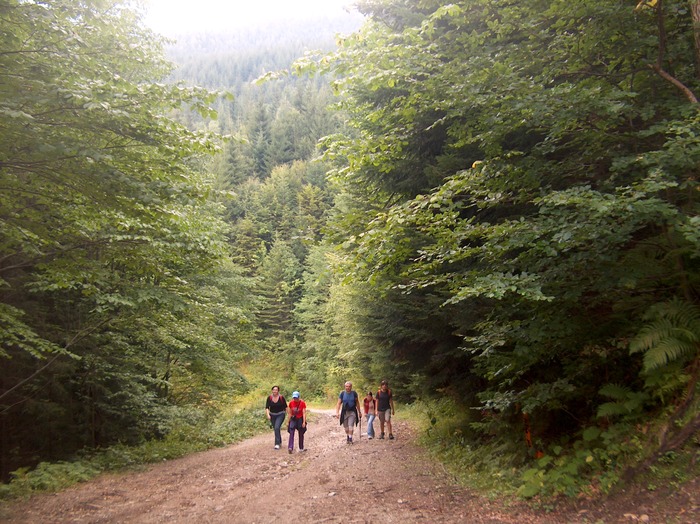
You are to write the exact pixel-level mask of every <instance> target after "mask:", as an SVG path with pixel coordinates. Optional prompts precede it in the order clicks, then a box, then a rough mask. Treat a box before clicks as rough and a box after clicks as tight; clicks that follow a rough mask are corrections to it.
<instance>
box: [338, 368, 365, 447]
mask: <svg viewBox="0 0 700 524" xmlns="http://www.w3.org/2000/svg"><path fill="white" fill-rule="evenodd" d="M341 408H342V410H341ZM361 415H362V409H361V408H360V400H359V398H358V396H357V391H353V389H352V382H349V381H348V382H346V383H345V390H344V391H341V392H340V395H338V403H337V404H336V406H335V416H336V417H338V418H339V419H340V423H341V424H342V425H343V427H345V435H346V441H345V442H346V444H352V435H353V433H354V432H355V426H357V424H358V422H359V421H360V416H361Z"/></svg>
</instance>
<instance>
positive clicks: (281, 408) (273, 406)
mask: <svg viewBox="0 0 700 524" xmlns="http://www.w3.org/2000/svg"><path fill="white" fill-rule="evenodd" d="M286 412H287V401H286V400H285V399H284V397H283V396H282V395H280V387H279V386H272V394H271V395H268V397H267V402H266V403H265V413H266V414H267V420H269V421H270V425H271V426H272V427H273V428H274V430H275V449H280V446H281V445H282V432H281V429H282V422H284V415H285V413H286Z"/></svg>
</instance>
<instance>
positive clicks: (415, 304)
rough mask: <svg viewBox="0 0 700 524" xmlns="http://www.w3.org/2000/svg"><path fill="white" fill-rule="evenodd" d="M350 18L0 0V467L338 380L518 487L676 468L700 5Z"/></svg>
mask: <svg viewBox="0 0 700 524" xmlns="http://www.w3.org/2000/svg"><path fill="white" fill-rule="evenodd" d="M357 8H358V10H359V12H360V13H361V14H362V17H359V16H358V17H355V18H348V19H343V20H337V21H330V20H323V21H319V22H318V26H306V27H300V28H286V29H285V30H284V31H282V30H281V29H280V30H279V31H271V32H270V33H259V32H256V31H253V30H251V31H250V32H247V33H245V34H237V35H217V34H209V35H189V36H184V35H183V37H181V38H178V39H177V42H171V41H169V40H167V39H165V38H163V37H161V36H159V35H157V34H155V33H153V32H152V31H150V30H149V29H147V28H146V27H145V26H144V25H143V23H142V21H141V14H140V12H139V11H138V10H137V9H136V8H135V7H133V5H132V4H131V3H130V2H128V1H126V0H53V1H50V2H49V1H41V0H32V1H26V0H0V24H1V26H2V32H1V33H0V92H1V93H2V95H1V96H0V130H1V132H0V223H1V227H0V359H1V360H2V367H1V368H0V369H1V371H0V414H1V415H2V416H0V474H1V478H2V480H3V481H4V482H8V481H10V480H12V479H17V478H18V477H19V476H21V475H23V474H25V473H26V472H27V471H29V470H31V469H32V468H34V467H36V466H37V465H38V464H46V463H59V462H66V461H71V460H74V459H75V458H76V457H80V456H84V455H85V454H89V453H93V452H95V451H96V450H105V449H112V450H114V449H122V448H120V447H129V446H132V447H133V446H139V445H143V444H144V443H148V442H156V441H170V442H174V441H176V440H178V439H179V440H181V441H187V440H201V441H206V442H207V443H208V445H216V444H217V443H221V442H225V441H226V438H227V437H226V436H225V435H224V436H221V435H213V434H212V432H211V428H212V426H213V425H215V424H220V423H221V421H222V420H223V419H225V418H226V417H227V416H228V414H229V413H230V411H229V410H230V409H231V406H237V407H240V408H241V409H247V410H248V411H249V412H250V413H253V415H251V416H254V413H255V409H257V410H258V411H259V410H260V408H261V405H259V404H260V398H264V395H265V394H266V392H267V391H268V390H269V388H270V387H271V385H272V384H273V383H274V384H279V385H280V387H281V389H282V391H283V392H284V393H286V394H289V393H291V391H292V390H293V389H298V390H302V391H303V392H304V396H305V397H306V398H307V399H309V400H318V401H323V400H327V399H332V398H333V397H334V396H336V395H337V392H338V391H339V388H340V386H341V385H342V383H343V382H344V381H345V380H346V379H352V380H353V381H354V382H355V383H356V384H357V385H358V386H359V388H360V389H367V388H374V387H376V385H377V384H378V383H379V381H380V380H382V379H385V378H386V379H388V380H389V382H390V384H391V387H392V390H393V391H394V393H395V396H396V400H397V402H400V403H402V405H406V406H412V409H413V410H414V411H415V412H416V413H422V414H423V415H424V424H425V425H426V435H427V436H428V437H429V440H430V443H429V445H430V446H431V447H433V448H434V449H435V450H436V452H438V453H439V454H440V456H441V457H443V459H445V460H446V461H448V462H450V463H451V464H452V465H453V467H455V468H457V469H460V468H462V469H465V470H467V469H470V470H475V471H479V472H480V473H481V474H484V473H485V474H487V475H491V476H493V477H494V478H502V477H503V476H504V475H505V476H507V478H508V482H510V483H512V485H513V487H514V489H515V490H517V492H518V494H520V495H521V496H523V497H539V496H556V495H568V496H575V495H577V494H579V493H581V492H586V491H588V492H590V491H592V490H594V491H596V492H604V493H607V492H609V491H610V490H611V489H613V488H614V487H615V486H617V485H618V484H619V483H621V482H624V481H625V480H626V479H628V478H629V477H630V475H632V474H633V473H635V472H638V471H640V470H642V469H644V468H649V467H650V466H652V465H654V464H657V463H658V462H659V461H661V460H666V461H669V460H675V459H678V460H679V461H680V462H679V463H677V464H674V467H676V468H677V469H678V470H679V471H680V470H684V468H687V467H689V466H688V463H692V464H695V463H696V461H697V459H698V457H700V395H699V394H698V391H697V384H698V379H700V213H699V212H700V205H699V203H698V200H699V197H700V192H699V189H700V187H699V181H698V173H699V172H700V134H699V133H698V129H700V106H699V105H698V98H697V97H698V96H700V31H699V30H698V27H700V0H649V1H645V0H641V1H638V0H613V1H610V0H594V1H589V2H566V1H561V0H548V1H542V0H534V1H532V2H529V3H522V2H512V1H510V0H464V1H459V0H458V1H453V2H446V1H442V0H419V1H415V0H359V1H358V2H357ZM285 31H286V32H285ZM269 34H274V35H275V36H274V38H273V37H270V36H269ZM251 399H254V400H251ZM207 428H208V429H207Z"/></svg>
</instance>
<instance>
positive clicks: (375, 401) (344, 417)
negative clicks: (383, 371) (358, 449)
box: [335, 380, 394, 444]
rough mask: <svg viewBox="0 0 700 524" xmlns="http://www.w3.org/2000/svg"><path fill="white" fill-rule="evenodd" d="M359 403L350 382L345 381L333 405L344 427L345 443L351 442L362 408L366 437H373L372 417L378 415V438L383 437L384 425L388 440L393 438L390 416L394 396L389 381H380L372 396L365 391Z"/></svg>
mask: <svg viewBox="0 0 700 524" xmlns="http://www.w3.org/2000/svg"><path fill="white" fill-rule="evenodd" d="M362 404H363V405H362V406H361V405H360V401H359V396H358V394H357V392H356V391H354V390H353V389H352V382H349V381H348V382H346V383H345V390H344V391H341V392H340V395H339V396H338V403H337V404H336V406H335V416H336V417H338V418H339V419H340V423H341V424H342V425H343V427H344V428H345V435H346V443H348V444H352V437H353V434H354V432H355V426H357V425H358V423H359V421H360V417H361V416H362V413H363V410H362V408H364V415H365V417H367V438H368V439H369V440H372V439H373V438H374V419H375V417H379V424H380V429H381V432H380V433H379V438H380V439H383V438H384V426H385V425H386V428H387V430H388V431H389V440H394V432H393V431H392V428H391V416H392V415H393V414H394V397H393V395H392V393H391V390H390V389H389V383H388V382H387V381H386V380H382V383H381V385H380V387H379V389H378V390H377V396H376V397H374V396H373V394H372V392H371V391H369V392H367V396H366V397H365V398H364V400H363V402H362Z"/></svg>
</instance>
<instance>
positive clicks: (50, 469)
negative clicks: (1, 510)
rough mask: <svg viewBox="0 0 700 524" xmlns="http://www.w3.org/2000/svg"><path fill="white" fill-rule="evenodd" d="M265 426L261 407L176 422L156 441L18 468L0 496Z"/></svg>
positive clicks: (65, 482) (57, 486)
mask: <svg viewBox="0 0 700 524" xmlns="http://www.w3.org/2000/svg"><path fill="white" fill-rule="evenodd" d="M194 418H195V417H192V418H190V419H189V420H193V419H194ZM266 430H269V426H268V425H267V421H266V420H265V417H264V412H263V409H262V407H255V408H244V409H239V410H234V409H230V410H227V411H225V412H221V413H219V414H218V415H216V416H213V417H211V418H208V419H203V420H198V421H197V422H196V423H188V422H187V421H186V420H181V422H179V423H178V424H177V425H176V426H175V427H174V428H173V429H172V430H171V431H170V433H169V434H168V435H167V436H166V437H165V438H164V439H162V440H152V441H148V442H144V443H143V444H141V445H139V446H125V445H115V446H111V447H109V448H106V449H101V450H93V451H89V452H85V453H84V454H83V456H80V457H76V458H75V460H72V461H62V462H55V463H48V462H41V463H39V464H38V465H37V466H36V467H34V468H31V469H30V468H20V469H18V470H16V471H14V472H13V473H12V477H13V478H12V480H11V481H10V482H9V483H7V484H2V485H0V499H13V498H21V497H28V496H29V495H31V494H33V493H37V492H47V491H48V492H54V491H59V490H61V489H65V488H67V487H69V486H71V485H73V484H76V483H78V482H84V481H87V480H89V479H91V478H93V477H95V476H97V475H98V474H100V473H102V472H106V471H117V470H121V469H125V468H133V467H138V466H142V465H144V464H151V463H155V462H162V461H165V460H169V459H174V458H178V457H182V456H185V455H187V454H189V453H194V452H197V451H204V450H207V449H211V448H216V447H222V446H226V445H229V444H232V443H235V442H238V441H241V440H244V439H246V438H249V437H251V436H253V435H256V434H258V433H261V432H263V431H266Z"/></svg>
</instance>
